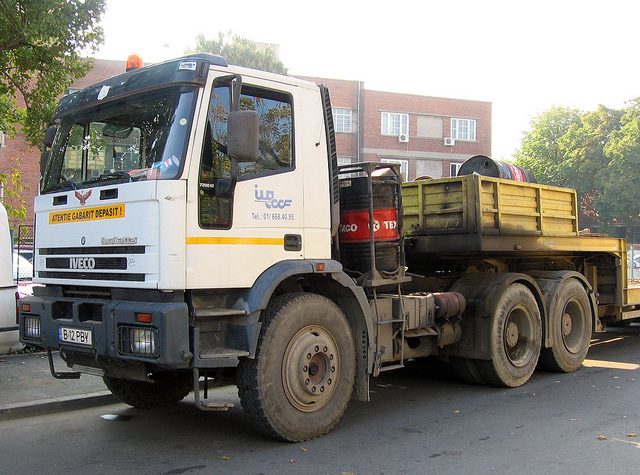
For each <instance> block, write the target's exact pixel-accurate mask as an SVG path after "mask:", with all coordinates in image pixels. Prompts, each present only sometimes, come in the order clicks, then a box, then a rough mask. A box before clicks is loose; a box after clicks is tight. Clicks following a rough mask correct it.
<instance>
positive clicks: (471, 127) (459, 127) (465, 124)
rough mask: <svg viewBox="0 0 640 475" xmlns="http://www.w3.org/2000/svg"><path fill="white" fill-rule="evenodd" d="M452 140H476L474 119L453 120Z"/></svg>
mask: <svg viewBox="0 0 640 475" xmlns="http://www.w3.org/2000/svg"><path fill="white" fill-rule="evenodd" d="M451 138H454V139H456V140H467V141H471V142H474V141H475V140H476V121H475V120H474V119H451Z"/></svg>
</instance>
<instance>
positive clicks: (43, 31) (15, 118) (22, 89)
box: [0, 0, 105, 146]
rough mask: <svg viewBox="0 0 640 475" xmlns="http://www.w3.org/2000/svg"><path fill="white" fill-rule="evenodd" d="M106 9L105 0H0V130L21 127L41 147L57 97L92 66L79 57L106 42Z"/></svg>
mask: <svg viewBox="0 0 640 475" xmlns="http://www.w3.org/2000/svg"><path fill="white" fill-rule="evenodd" d="M104 9H105V0H0V10H1V11H2V14H0V129H2V130H3V131H5V132H7V133H8V134H10V135H12V134H15V131H16V127H17V126H21V127H22V130H23V132H24V133H25V135H26V139H27V141H28V142H29V143H30V144H31V145H32V146H40V143H41V141H42V136H43V130H44V128H45V127H46V125H47V123H48V121H49V120H50V119H51V116H52V114H53V110H54V108H55V103H56V100H57V97H58V96H59V95H60V94H62V93H63V92H64V88H65V87H67V86H69V85H70V84H71V83H72V82H73V81H74V79H77V78H80V77H82V76H84V75H85V74H86V73H87V72H88V71H89V70H90V69H91V67H92V66H93V65H92V62H91V61H87V60H85V59H82V58H81V57H80V56H79V54H80V52H81V51H82V50H83V49H86V48H89V49H90V50H92V51H95V48H96V47H97V45H98V44H100V43H101V42H102V39H103V33H102V29H101V28H100V27H98V26H96V24H97V22H98V21H99V19H100V16H101V15H102V13H103V12H104ZM18 95H21V96H22V97H23V98H24V101H25V105H26V107H25V109H24V110H20V109H19V108H18V106H17V103H16V97H18Z"/></svg>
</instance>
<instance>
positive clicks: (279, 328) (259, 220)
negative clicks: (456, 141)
mask: <svg viewBox="0 0 640 475" xmlns="http://www.w3.org/2000/svg"><path fill="white" fill-rule="evenodd" d="M45 144H46V145H47V146H48V147H49V148H50V150H47V151H45V152H44V153H43V157H42V160H43V161H42V163H43V179H42V183H41V194H40V196H38V197H37V198H36V202H35V213H36V240H35V248H36V249H35V257H34V264H35V269H34V271H35V278H34V280H35V281H36V282H38V283H41V284H44V286H42V287H38V288H35V289H34V294H35V295H34V296H32V297H27V298H25V299H23V300H22V301H21V304H20V312H21V315H20V318H21V319H20V332H21V339H22V341H23V342H24V343H28V344H32V345H38V346H41V347H45V348H47V349H48V350H49V354H50V359H51V350H58V351H59V352H60V355H61V357H62V358H63V359H64V361H65V362H66V363H67V365H68V366H69V367H70V368H71V369H72V370H73V371H59V370H58V369H56V368H54V367H53V363H52V361H53V360H51V371H52V374H53V375H54V376H55V377H58V378H74V377H78V376H79V375H80V374H81V373H93V374H98V375H101V376H102V377H103V378H104V381H105V383H106V385H107V386H108V387H109V389H110V390H111V391H112V392H113V393H114V394H115V395H116V396H118V397H119V398H120V399H121V400H122V401H124V402H126V403H128V404H130V405H133V406H136V407H154V406H159V405H164V404H169V403H174V402H178V401H180V400H182V399H183V398H184V397H185V396H186V395H187V394H188V393H189V392H190V391H192V390H194V389H195V391H194V393H195V400H196V403H197V404H198V406H199V407H200V408H202V409H221V408H224V407H226V406H227V403H224V402H219V401H218V402H216V401H213V400H210V399H209V398H208V396H207V391H206V387H207V384H208V381H209V380H211V379H214V380H215V379H218V380H224V379H225V377H226V378H227V380H228V379H229V378H230V377H235V382H236V384H237V386H238V391H239V395H240V400H241V403H242V406H243V408H244V409H245V412H246V413H247V414H248V415H249V416H250V418H251V419H252V421H253V423H254V425H255V426H256V427H257V429H258V430H260V431H261V432H263V433H264V434H266V435H269V436H272V437H276V438H279V439H283V440H290V441H301V440H305V439H309V438H312V437H317V436H320V435H322V434H324V433H326V432H327V431H329V430H330V429H331V428H332V427H333V426H334V425H335V424H336V423H337V422H338V420H339V419H340V417H341V415H342V414H343V412H344V410H345V408H346V406H347V403H348V401H349V399H350V398H351V397H352V395H353V396H355V397H357V398H359V399H361V400H366V399H367V398H368V394H369V393H368V391H369V378H370V377H371V376H377V375H378V374H379V373H380V372H381V371H384V370H389V369H394V368H399V367H402V366H403V363H404V362H405V361H406V360H407V359H409V358H417V357H422V356H427V355H432V354H437V355H439V356H441V357H442V358H443V359H446V360H449V361H451V364H452V368H453V369H454V371H456V373H457V374H459V375H460V376H461V377H462V378H463V379H465V380H467V381H471V382H476V383H479V382H488V383H492V384H497V385H502V386H511V387H513V386H519V385H521V384H524V383H525V382H526V381H527V380H528V379H529V377H530V376H531V374H532V372H533V371H534V369H535V367H536V365H537V363H538V360H539V359H540V361H541V362H542V363H544V364H545V365H546V366H547V367H549V368H551V369H554V370H557V371H574V370H576V369H577V368H578V367H579V366H580V365H581V363H582V360H583V359H584V357H585V355H586V352H587V349H588V346H589V338H590V335H591V329H592V325H596V326H597V327H598V328H599V327H600V326H601V323H602V322H604V321H605V320H609V321H612V322H613V321H616V320H620V319H622V318H623V313H622V311H623V310H630V309H631V307H627V308H623V305H624V301H625V298H626V296H625V297H624V298H623V297H619V288H618V287H620V286H616V280H615V277H616V276H617V278H618V280H617V282H621V281H622V280H623V279H622V277H626V274H624V266H621V265H620V261H621V260H623V259H624V257H625V253H624V246H623V244H624V242H623V241H621V240H614V239H604V240H599V239H597V238H592V239H591V241H590V242H589V244H588V245H587V244H585V242H586V241H585V239H588V238H581V237H578V236H577V219H576V213H577V211H576V206H575V192H571V191H569V190H562V189H556V188H552V187H544V186H541V185H536V184H529V183H521V184H516V182H513V181H509V180H502V179H497V178H487V177H480V176H479V175H469V176H466V177H458V178H450V179H442V180H432V181H429V182H415V183H409V184H404V185H402V183H401V180H400V178H399V173H398V170H397V168H396V167H395V166H393V165H388V164H381V163H358V164H353V165H350V166H347V167H341V168H340V169H338V167H337V159H336V152H335V141H334V134H333V125H332V116H331V104H330V100H329V96H328V91H327V90H326V89H325V88H324V87H322V86H320V87H319V86H317V85H315V84H312V83H309V82H305V81H301V80H297V79H294V78H290V77H284V76H278V75H275V74H270V73H265V72H260V71H254V70H249V69H244V68H240V67H233V66H228V65H227V63H226V61H225V60H224V59H223V58H220V57H218V56H213V55H207V54H197V55H191V56H187V57H183V58H179V59H176V60H173V61H168V62H165V63H161V64H157V65H152V66H148V67H145V68H141V69H136V70H133V71H129V72H127V73H124V74H122V75H120V76H116V77H114V78H111V79H107V80H105V81H103V82H101V83H99V84H96V85H94V86H91V87H88V88H86V89H84V90H82V91H79V92H77V93H75V94H72V95H69V96H66V97H64V98H63V99H62V100H61V101H60V104H59V106H58V108H57V109H56V112H55V116H54V118H53V122H52V125H51V126H50V127H49V129H48V132H47V139H46V140H45ZM487 160H490V159H488V158H487ZM403 188H404V194H405V201H404V209H403V201H402V197H401V196H402V191H403ZM483 200H485V201H486V200H489V201H490V200H493V201H491V202H483ZM520 205H522V206H523V207H521V208H519V206H520ZM479 213H481V214H479ZM403 225H404V226H405V227H404V230H403ZM541 236H542V237H543V238H541ZM407 271H409V272H411V274H409V272H407ZM611 276H614V279H612V278H611ZM598 285H599V286H600V287H599V288H598ZM596 291H597V292H599V294H596ZM597 295H599V296H600V300H598V299H597V298H596V296H597ZM639 300H640V299H639ZM634 308H635V307H634ZM633 315H634V316H635V314H633ZM203 380H204V381H203ZM203 385H204V387H205V390H204V392H203V391H202V390H201V387H202V386H203Z"/></svg>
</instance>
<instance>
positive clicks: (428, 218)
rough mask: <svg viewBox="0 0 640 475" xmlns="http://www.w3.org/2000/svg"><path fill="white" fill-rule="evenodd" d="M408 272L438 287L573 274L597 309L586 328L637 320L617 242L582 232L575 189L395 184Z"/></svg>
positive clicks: (638, 310) (638, 302) (478, 180)
mask: <svg viewBox="0 0 640 475" xmlns="http://www.w3.org/2000/svg"><path fill="white" fill-rule="evenodd" d="M402 194H403V200H402V201H403V206H404V230H405V236H406V252H407V262H409V263H410V265H409V272H413V273H415V274H418V275H424V276H430V277H431V278H435V279H437V280H439V281H440V285H441V286H443V287H446V282H447V279H448V276H453V275H460V273H507V272H510V273H522V274H526V275H530V276H534V277H535V276H538V275H539V274H540V273H541V272H547V273H548V272H562V271H565V272H567V271H574V272H578V273H579V274H581V275H582V276H584V278H585V279H586V281H587V282H588V284H589V286H590V292H592V293H593V297H594V301H595V305H597V318H596V319H595V321H594V322H593V325H594V327H593V328H594V330H601V329H602V328H603V326H604V325H607V324H615V323H618V322H621V321H623V320H629V319H633V318H638V317H640V285H638V284H637V283H633V284H629V280H628V276H627V265H626V263H627V252H626V250H627V245H626V240H625V239H617V238H611V237H606V236H603V235H591V234H583V233H581V232H580V231H579V227H578V205H577V195H576V192H575V190H570V189H565V188H559V187H553V186H547V185H540V184H536V183H524V182H518V181H512V180H505V179H500V178H492V177H486V176H481V175H477V174H473V175H467V176H461V177H453V178H442V179H436V180H422V181H415V182H407V183H404V184H403V189H402Z"/></svg>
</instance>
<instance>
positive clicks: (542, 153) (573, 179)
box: [516, 98, 640, 226]
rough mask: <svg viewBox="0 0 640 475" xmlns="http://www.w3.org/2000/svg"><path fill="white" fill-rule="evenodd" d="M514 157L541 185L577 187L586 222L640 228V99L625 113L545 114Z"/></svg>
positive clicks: (568, 111)
mask: <svg viewBox="0 0 640 475" xmlns="http://www.w3.org/2000/svg"><path fill="white" fill-rule="evenodd" d="M516 157H517V159H518V160H517V161H516V164H517V165H518V166H521V167H523V168H527V169H529V170H530V171H532V172H533V173H534V175H536V177H537V179H538V181H539V182H540V183H545V184H549V185H556V186H565V187H569V188H575V189H576V190H577V191H578V199H579V203H580V208H581V209H580V211H581V220H582V219H584V218H585V217H586V218H590V219H591V220H592V221H591V222H590V223H587V224H589V225H591V224H601V225H605V226H607V225H612V224H627V225H634V224H640V98H639V99H635V100H633V101H630V102H629V103H628V106H627V107H626V108H625V109H623V110H615V109H609V108H607V107H605V106H602V105H601V106H599V107H598V109H597V110H595V111H590V112H581V111H578V110H575V109H567V108H558V107H555V108H552V109H550V110H548V111H545V112H543V113H542V114H540V115H539V116H537V117H536V118H535V119H533V120H532V122H531V130H530V131H528V132H526V133H525V134H524V135H523V140H522V147H521V149H520V150H519V151H518V153H517V154H516ZM581 223H582V222H581Z"/></svg>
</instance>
